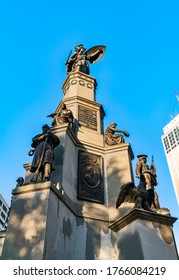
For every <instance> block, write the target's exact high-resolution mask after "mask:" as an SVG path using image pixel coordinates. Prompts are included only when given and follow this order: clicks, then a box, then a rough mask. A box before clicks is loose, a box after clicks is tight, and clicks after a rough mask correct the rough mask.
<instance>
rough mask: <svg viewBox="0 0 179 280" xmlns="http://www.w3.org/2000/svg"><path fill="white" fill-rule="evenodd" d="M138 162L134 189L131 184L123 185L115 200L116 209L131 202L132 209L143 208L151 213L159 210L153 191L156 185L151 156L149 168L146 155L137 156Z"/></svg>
mask: <svg viewBox="0 0 179 280" xmlns="http://www.w3.org/2000/svg"><path fill="white" fill-rule="evenodd" d="M137 157H138V158H139V162H138V163H137V165H136V175H137V178H139V179H140V181H139V184H138V186H137V187H136V186H135V185H134V183H133V182H128V183H127V184H124V185H123V186H122V187H121V189H120V192H119V195H118V197H117V200H116V208H118V207H119V206H120V205H121V204H122V203H123V202H133V203H134V208H143V209H145V210H148V211H153V208H157V209H158V208H160V204H159V200H158V195H157V193H156V191H155V189H154V186H156V185H157V175H156V168H155V164H154V159H153V156H152V163H151V168H149V166H148V165H147V164H146V158H147V155H143V154H142V155H138V156H137Z"/></svg>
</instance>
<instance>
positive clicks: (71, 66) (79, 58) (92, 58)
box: [65, 44, 106, 75]
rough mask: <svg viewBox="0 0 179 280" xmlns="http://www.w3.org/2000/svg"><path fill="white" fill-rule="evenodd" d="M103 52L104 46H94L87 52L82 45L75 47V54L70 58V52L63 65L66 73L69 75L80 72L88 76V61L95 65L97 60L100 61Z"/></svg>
mask: <svg viewBox="0 0 179 280" xmlns="http://www.w3.org/2000/svg"><path fill="white" fill-rule="evenodd" d="M105 50H106V47H105V46H95V47H92V48H90V49H89V50H87V51H86V49H85V48H84V47H83V44H80V45H78V46H76V47H75V52H74V53H73V54H72V56H71V52H70V54H69V57H68V59H67V61H66V63H65V64H66V72H67V73H70V72H77V71H80V72H83V73H85V74H87V75H89V73H90V71H89V65H88V61H89V62H90V63H91V64H94V63H96V62H97V61H98V60H99V59H101V57H102V56H103V54H104V52H105Z"/></svg>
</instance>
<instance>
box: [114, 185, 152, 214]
mask: <svg viewBox="0 0 179 280" xmlns="http://www.w3.org/2000/svg"><path fill="white" fill-rule="evenodd" d="M123 202H129V203H134V208H142V209H145V210H147V211H152V209H151V208H150V205H149V202H148V191H147V190H146V188H145V182H144V181H141V182H140V184H139V185H138V187H136V186H135V185H134V183H133V182H128V183H127V184H124V185H123V186H122V187H121V189H120V192H119V194H118V197H117V200H116V208H118V207H119V206H120V205H121V204H122V203H123Z"/></svg>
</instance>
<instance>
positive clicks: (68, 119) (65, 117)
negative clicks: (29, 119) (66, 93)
mask: <svg viewBox="0 0 179 280" xmlns="http://www.w3.org/2000/svg"><path fill="white" fill-rule="evenodd" d="M47 117H52V118H53V121H52V126H57V125H59V124H63V123H69V125H70V127H72V125H73V113H72V111H71V110H70V109H67V107H66V104H65V103H64V102H61V106H60V111H59V113H58V114H56V113H53V114H49V115H47Z"/></svg>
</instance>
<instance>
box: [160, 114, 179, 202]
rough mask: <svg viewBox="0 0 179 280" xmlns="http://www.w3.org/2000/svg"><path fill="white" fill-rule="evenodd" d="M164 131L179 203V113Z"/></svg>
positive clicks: (166, 150) (167, 155)
mask: <svg viewBox="0 0 179 280" xmlns="http://www.w3.org/2000/svg"><path fill="white" fill-rule="evenodd" d="M163 132H164V135H163V136H162V143H163V146H164V151H165V155H166V158H167V162H168V167H169V170H170V174H171V178H172V182H173V186H174V189H175V193H176V197H177V201H178V204H179V114H178V115H176V116H175V117H174V118H173V119H172V120H171V121H170V122H169V123H168V124H167V125H166V126H165V127H164V128H163Z"/></svg>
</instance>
